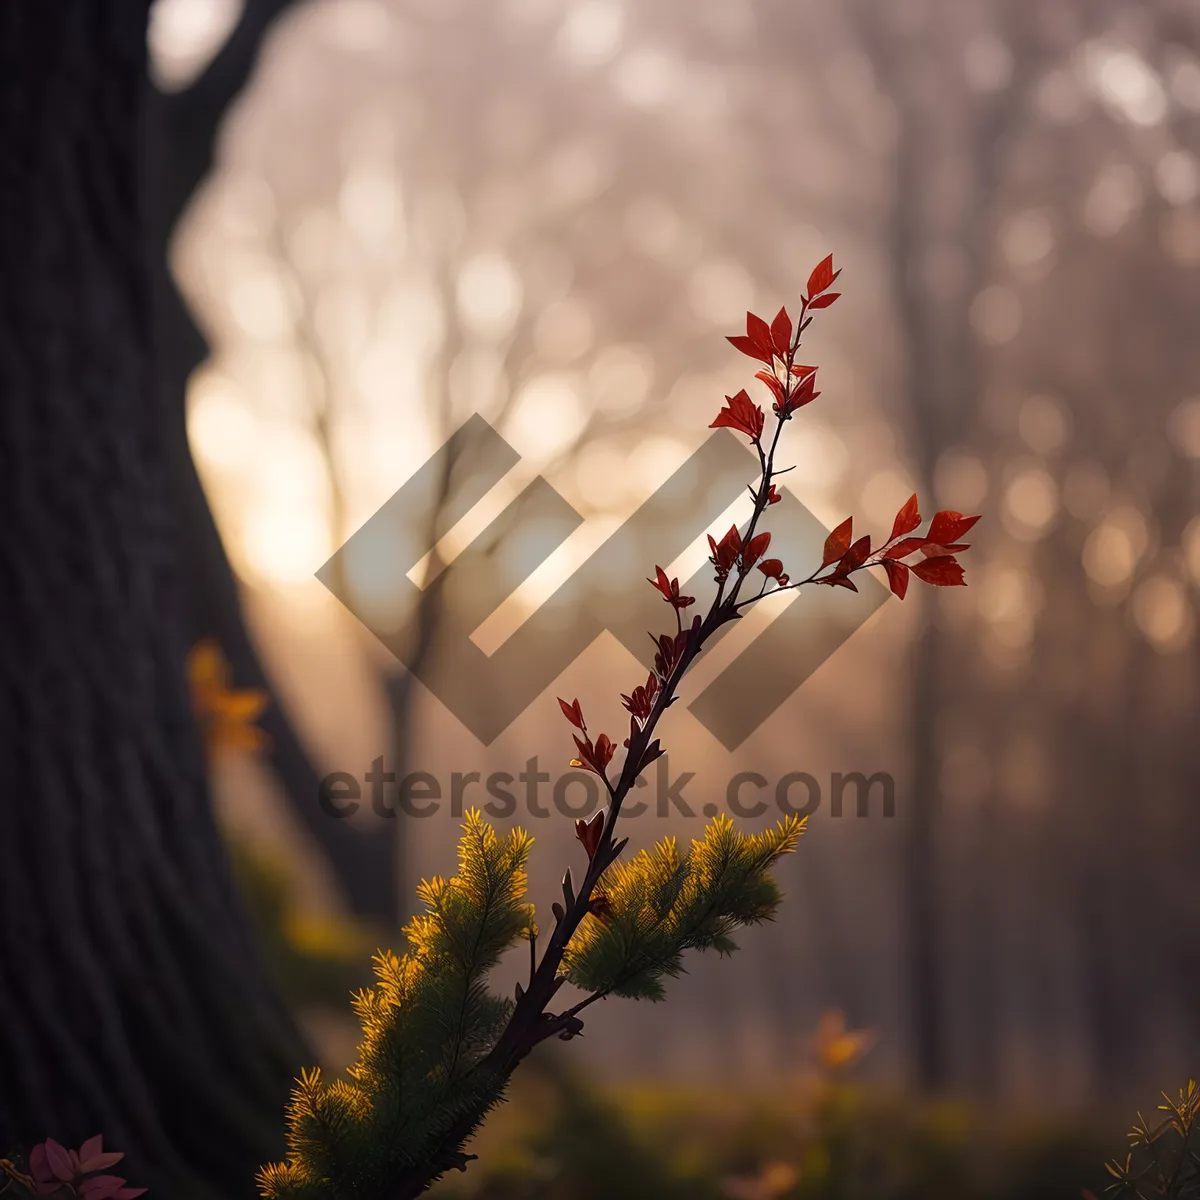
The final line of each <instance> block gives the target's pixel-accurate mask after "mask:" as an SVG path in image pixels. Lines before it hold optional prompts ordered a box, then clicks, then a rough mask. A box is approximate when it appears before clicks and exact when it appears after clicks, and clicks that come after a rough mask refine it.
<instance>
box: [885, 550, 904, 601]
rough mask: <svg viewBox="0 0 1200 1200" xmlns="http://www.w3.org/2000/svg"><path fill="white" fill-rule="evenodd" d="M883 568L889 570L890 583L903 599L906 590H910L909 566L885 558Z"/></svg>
mask: <svg viewBox="0 0 1200 1200" xmlns="http://www.w3.org/2000/svg"><path fill="white" fill-rule="evenodd" d="M883 569H884V570H885V571H886V572H887V577H888V585H889V586H890V587H891V589H892V591H893V592H894V593H895V594H896V595H897V596H899V597H900V599H901V600H903V599H904V594H905V592H907V591H908V568H907V567H906V566H905V565H904V564H903V563H901V562H892V560H891V559H888V558H885V559H884V560H883Z"/></svg>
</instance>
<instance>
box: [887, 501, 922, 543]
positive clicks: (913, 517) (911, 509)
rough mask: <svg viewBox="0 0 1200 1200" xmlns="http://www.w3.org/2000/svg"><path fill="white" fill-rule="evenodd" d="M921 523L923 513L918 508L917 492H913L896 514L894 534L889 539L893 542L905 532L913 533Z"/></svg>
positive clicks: (893, 526)
mask: <svg viewBox="0 0 1200 1200" xmlns="http://www.w3.org/2000/svg"><path fill="white" fill-rule="evenodd" d="M920 523H921V513H920V511H919V510H918V508H917V493H916V492H913V494H912V495H911V496H910V497H909V498H908V499H907V500H906V501H905V502H904V506H903V507H902V508H901V509H900V511H899V512H898V513H897V514H896V520H895V523H894V524H893V525H892V536H891V537H890V538H888V541H889V542H891V541H894V540H895V539H896V538H898V537H900V536H902V535H903V534H906V533H912V531H913V530H914V529H916V527H917V526H918V525H920Z"/></svg>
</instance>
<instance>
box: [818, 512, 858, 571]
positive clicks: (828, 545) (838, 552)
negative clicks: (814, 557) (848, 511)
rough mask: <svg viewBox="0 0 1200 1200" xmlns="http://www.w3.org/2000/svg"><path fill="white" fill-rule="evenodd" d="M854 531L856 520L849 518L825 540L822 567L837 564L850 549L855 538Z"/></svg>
mask: <svg viewBox="0 0 1200 1200" xmlns="http://www.w3.org/2000/svg"><path fill="white" fill-rule="evenodd" d="M853 531H854V518H853V517H847V518H846V519H845V520H844V521H843V522H842V523H841V524H840V525H839V526H838V527H837V528H836V529H835V530H834V531H833V532H832V533H831V534H830V535H829V536H828V537H827V538H826V539H825V557H824V558H822V559H821V566H822V567H827V566H829V564H830V563H834V562H837V560H838V559H839V558H841V557H842V555H843V554H845V553H846V551H847V550H849V549H850V539H851V538H852V537H853V536H854V533H853Z"/></svg>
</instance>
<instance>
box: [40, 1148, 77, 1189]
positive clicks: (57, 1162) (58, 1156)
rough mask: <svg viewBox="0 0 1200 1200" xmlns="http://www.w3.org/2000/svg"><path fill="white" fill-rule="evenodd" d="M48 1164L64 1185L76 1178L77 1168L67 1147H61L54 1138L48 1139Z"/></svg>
mask: <svg viewBox="0 0 1200 1200" xmlns="http://www.w3.org/2000/svg"><path fill="white" fill-rule="evenodd" d="M45 1144H46V1162H47V1164H48V1165H49V1167H50V1170H51V1171H52V1172H53V1173H54V1174H55V1175H56V1176H57V1177H58V1178H59V1179H61V1180H62V1181H63V1182H64V1183H69V1182H70V1181H71V1180H72V1179H74V1178H75V1167H74V1165H73V1164H72V1162H71V1156H70V1154H69V1153H67V1150H66V1147H64V1146H60V1145H59V1144H58V1142H56V1141H55V1140H54V1139H53V1138H47V1139H46V1143H45Z"/></svg>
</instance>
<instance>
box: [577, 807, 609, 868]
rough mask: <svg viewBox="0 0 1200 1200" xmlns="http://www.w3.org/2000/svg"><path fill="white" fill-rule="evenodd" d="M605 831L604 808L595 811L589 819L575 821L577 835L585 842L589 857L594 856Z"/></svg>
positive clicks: (584, 845) (584, 846)
mask: <svg viewBox="0 0 1200 1200" xmlns="http://www.w3.org/2000/svg"><path fill="white" fill-rule="evenodd" d="M603 832H604V810H603V809H602V810H601V811H600V812H598V813H595V814H594V815H593V816H592V817H591V818H590V819H589V820H587V821H584V820H582V819H580V820H578V821H576V822H575V836H576V837H577V838H578V839H579V840H580V841H581V842H582V843H583V848H584V849H585V850H586V851H587V856H588V858H589V859H591V858H594V857H595V855H596V850H597V848H598V847H599V845H600V835H601V834H602V833H603Z"/></svg>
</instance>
